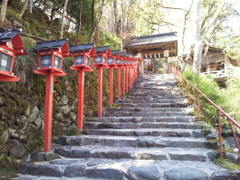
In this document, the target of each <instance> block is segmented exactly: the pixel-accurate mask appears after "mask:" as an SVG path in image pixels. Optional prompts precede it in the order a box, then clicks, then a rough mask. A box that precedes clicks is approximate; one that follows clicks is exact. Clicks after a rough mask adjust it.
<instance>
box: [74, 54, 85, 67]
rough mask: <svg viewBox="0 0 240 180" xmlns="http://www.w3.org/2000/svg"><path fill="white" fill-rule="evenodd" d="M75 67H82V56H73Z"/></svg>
mask: <svg viewBox="0 0 240 180" xmlns="http://www.w3.org/2000/svg"><path fill="white" fill-rule="evenodd" d="M75 65H84V56H75Z"/></svg>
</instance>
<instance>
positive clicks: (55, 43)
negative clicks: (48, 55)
mask: <svg viewBox="0 0 240 180" xmlns="http://www.w3.org/2000/svg"><path fill="white" fill-rule="evenodd" d="M66 41H67V39H58V40H51V41H42V42H37V44H36V46H35V47H34V48H33V51H42V50H50V49H58V48H62V47H63V45H64V44H65V43H66ZM67 51H68V47H67Z"/></svg>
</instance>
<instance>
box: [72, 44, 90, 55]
mask: <svg viewBox="0 0 240 180" xmlns="http://www.w3.org/2000/svg"><path fill="white" fill-rule="evenodd" d="M93 48H94V43H91V44H80V45H75V46H70V47H69V49H70V51H71V52H72V53H73V52H86V51H90V50H92V49H93Z"/></svg>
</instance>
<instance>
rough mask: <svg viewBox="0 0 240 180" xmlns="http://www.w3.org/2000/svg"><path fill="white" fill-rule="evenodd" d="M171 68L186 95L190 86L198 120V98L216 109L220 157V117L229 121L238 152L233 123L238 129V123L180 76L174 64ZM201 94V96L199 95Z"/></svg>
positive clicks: (221, 156)
mask: <svg viewBox="0 0 240 180" xmlns="http://www.w3.org/2000/svg"><path fill="white" fill-rule="evenodd" d="M169 68H170V69H171V72H172V73H173V74H174V75H175V76H177V77H178V79H179V81H180V82H181V83H182V85H183V86H184V87H185V88H186V91H187V95H188V96H189V95H190V90H189V88H192V92H193V94H194V97H195V101H196V106H197V119H198V121H199V116H200V110H201V108H200V100H199V98H204V99H205V100H207V102H208V103H209V104H211V105H212V106H213V107H215V109H216V114H217V119H218V141H219V149H220V150H219V152H220V158H221V159H223V147H222V129H221V117H226V119H227V120H228V122H229V127H230V129H231V131H232V134H233V137H234V140H235V143H236V146H237V148H238V151H239V152H240V146H239V141H238V139H237V136H236V133H235V131H234V128H233V125H235V126H236V127H237V128H239V129H240V124H239V123H238V122H236V121H235V120H234V119H233V118H232V117H230V116H229V115H228V114H227V113H226V112H224V111H223V110H222V109H221V108H220V107H219V106H218V105H216V104H215V103H214V102H213V101H212V100H211V99H209V98H208V97H207V96H206V95H205V94H204V93H203V92H201V91H200V90H199V89H198V88H197V87H195V86H194V85H193V84H192V83H191V82H190V81H188V80H187V79H186V78H184V77H183V76H182V74H181V73H180V71H179V70H178V69H177V68H175V67H174V66H171V65H170V66H169ZM199 95H201V97H200V96H199Z"/></svg>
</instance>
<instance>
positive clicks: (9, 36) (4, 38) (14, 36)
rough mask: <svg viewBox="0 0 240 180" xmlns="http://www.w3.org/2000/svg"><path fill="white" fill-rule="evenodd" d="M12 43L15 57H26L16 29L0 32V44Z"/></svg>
mask: <svg viewBox="0 0 240 180" xmlns="http://www.w3.org/2000/svg"><path fill="white" fill-rule="evenodd" d="M10 41H11V42H12V45H13V47H12V48H13V49H14V50H20V51H16V52H15V55H17V56H22V55H28V52H27V50H26V49H25V48H24V46H23V42H22V38H21V36H20V31H19V30H17V29H7V30H0V42H3V43H7V42H10Z"/></svg>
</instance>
